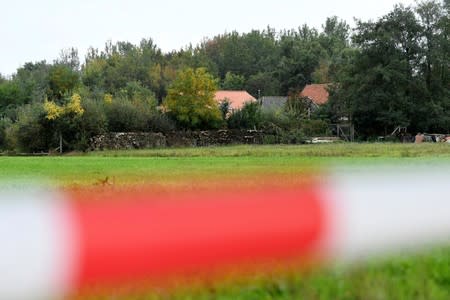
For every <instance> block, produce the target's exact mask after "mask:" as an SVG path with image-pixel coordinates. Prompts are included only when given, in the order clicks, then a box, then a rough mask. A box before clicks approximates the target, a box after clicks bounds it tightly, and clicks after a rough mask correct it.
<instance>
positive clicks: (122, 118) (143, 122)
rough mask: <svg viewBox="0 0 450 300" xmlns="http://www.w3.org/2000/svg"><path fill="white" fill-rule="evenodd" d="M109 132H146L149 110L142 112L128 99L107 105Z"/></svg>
mask: <svg viewBox="0 0 450 300" xmlns="http://www.w3.org/2000/svg"><path fill="white" fill-rule="evenodd" d="M105 113H106V117H107V120H108V130H109V131H112V132H131V131H146V130H147V119H148V116H149V111H148V110H142V109H141V108H140V107H138V106H137V105H134V103H133V102H132V101H130V100H127V99H114V100H113V102H112V103H111V104H109V105H105Z"/></svg>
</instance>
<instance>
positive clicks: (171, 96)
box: [164, 68, 222, 129]
mask: <svg viewBox="0 0 450 300" xmlns="http://www.w3.org/2000/svg"><path fill="white" fill-rule="evenodd" d="M216 91H217V80H216V79H214V77H213V76H212V75H211V74H209V73H208V72H207V71H206V69H205V68H198V69H195V70H194V69H192V68H187V69H184V70H182V71H180V72H178V74H177V77H176V78H175V80H174V81H173V83H172V85H171V86H170V88H169V90H168V93H167V97H166V99H165V101H164V107H165V109H166V110H167V112H168V113H169V114H170V115H171V116H172V117H173V118H174V119H175V120H176V121H177V123H178V124H179V125H180V126H181V127H183V128H188V129H208V128H218V127H219V126H220V124H221V122H222V118H221V115H220V110H219V107H218V104H217V103H216V101H215V99H214V96H215V93H216Z"/></svg>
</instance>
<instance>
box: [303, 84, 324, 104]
mask: <svg viewBox="0 0 450 300" xmlns="http://www.w3.org/2000/svg"><path fill="white" fill-rule="evenodd" d="M327 87H328V84H308V85H306V86H305V88H304V89H303V91H301V93H300V97H306V98H308V99H309V100H311V103H313V105H315V106H316V107H318V106H319V105H322V104H325V103H327V102H328V97H329V94H328V91H327Z"/></svg>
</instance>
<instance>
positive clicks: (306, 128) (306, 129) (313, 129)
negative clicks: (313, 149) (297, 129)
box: [301, 120, 330, 136]
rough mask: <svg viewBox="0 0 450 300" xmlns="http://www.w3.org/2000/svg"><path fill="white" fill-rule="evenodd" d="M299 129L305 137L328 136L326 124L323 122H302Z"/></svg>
mask: <svg viewBox="0 0 450 300" xmlns="http://www.w3.org/2000/svg"><path fill="white" fill-rule="evenodd" d="M301 129H302V132H303V134H304V135H306V136H317V135H329V134H330V131H329V127H328V123H327V122H325V121H324V120H303V121H302V122H301Z"/></svg>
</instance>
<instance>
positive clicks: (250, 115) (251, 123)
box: [227, 102, 261, 129]
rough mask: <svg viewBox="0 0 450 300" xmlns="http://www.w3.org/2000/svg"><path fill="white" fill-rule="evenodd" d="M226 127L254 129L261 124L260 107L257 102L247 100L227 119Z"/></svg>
mask: <svg viewBox="0 0 450 300" xmlns="http://www.w3.org/2000/svg"><path fill="white" fill-rule="evenodd" d="M227 122H228V128H231V129H235V128H239V129H256V128H258V127H259V126H260V124H261V107H260V105H259V103H258V102H247V103H245V104H244V106H243V107H242V108H241V109H239V110H236V111H234V112H233V113H232V114H231V115H230V117H229V118H228V120H227Z"/></svg>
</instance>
